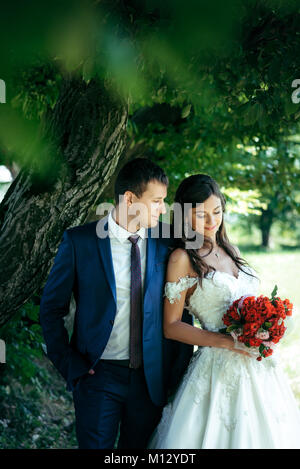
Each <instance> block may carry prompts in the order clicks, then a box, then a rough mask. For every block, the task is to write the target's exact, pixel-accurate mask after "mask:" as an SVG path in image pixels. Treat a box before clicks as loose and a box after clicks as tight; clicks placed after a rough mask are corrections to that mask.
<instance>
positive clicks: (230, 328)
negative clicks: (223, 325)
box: [227, 324, 240, 332]
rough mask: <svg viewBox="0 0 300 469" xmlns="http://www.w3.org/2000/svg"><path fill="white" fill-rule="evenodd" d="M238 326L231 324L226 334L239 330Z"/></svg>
mask: <svg viewBox="0 0 300 469" xmlns="http://www.w3.org/2000/svg"><path fill="white" fill-rule="evenodd" d="M239 328H240V325H239V324H231V326H229V327H227V332H231V331H234V330H235V329H239Z"/></svg>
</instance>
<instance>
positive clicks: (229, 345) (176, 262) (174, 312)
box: [164, 249, 250, 356]
mask: <svg viewBox="0 0 300 469" xmlns="http://www.w3.org/2000/svg"><path fill="white" fill-rule="evenodd" d="M190 272H191V265H190V260H189V257H188V255H187V253H186V252H185V251H184V250H183V249H176V250H175V251H174V252H173V253H172V254H171V256H170V258H169V262H168V268H167V275H166V281H167V282H177V281H178V279H179V278H182V277H185V276H187V275H188V276H194V275H195V274H191V273H190ZM188 290H189V289H188V288H187V289H185V290H183V291H181V292H180V298H179V297H178V301H176V302H174V303H171V302H170V301H169V299H168V298H167V297H166V298H165V300H164V335H165V337H166V338H167V339H172V340H177V341H179V342H184V343H185V344H190V345H198V346H200V347H218V348H226V349H229V350H234V351H235V352H237V353H241V354H242V355H248V356H250V355H249V354H248V353H247V352H244V351H243V350H237V349H235V348H234V340H233V338H232V337H231V336H228V335H225V334H221V333H219V332H210V331H205V330H202V329H199V328H198V327H195V326H191V325H189V324H186V323H185V322H183V321H182V320H181V319H182V313H183V309H184V303H185V298H186V294H187V292H188ZM207 306H208V308H209V305H207Z"/></svg>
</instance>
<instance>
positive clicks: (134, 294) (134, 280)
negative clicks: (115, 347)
mask: <svg viewBox="0 0 300 469" xmlns="http://www.w3.org/2000/svg"><path fill="white" fill-rule="evenodd" d="M128 239H129V241H130V242H131V243H132V246H131V283H130V348H129V355H130V364H129V367H130V368H139V367H140V366H142V361H143V358H142V356H143V298H142V273H141V256H140V249H139V247H138V244H137V242H138V239H139V236H138V235H134V236H129V238H128Z"/></svg>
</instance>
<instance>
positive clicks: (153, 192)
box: [131, 180, 167, 228]
mask: <svg viewBox="0 0 300 469" xmlns="http://www.w3.org/2000/svg"><path fill="white" fill-rule="evenodd" d="M166 197H167V186H166V185H165V184H162V183H161V182H159V181H156V180H153V181H150V182H148V184H147V187H146V190H145V191H144V192H143V194H142V195H141V197H137V196H136V195H134V194H133V196H132V202H133V204H134V205H133V207H132V209H131V212H132V214H134V210H137V211H136V212H135V213H136V215H137V216H138V217H139V221H140V225H141V226H143V227H145V228H152V227H154V226H156V225H157V223H158V220H159V217H160V215H161V214H162V213H166V207H165V203H164V199H165V198H166Z"/></svg>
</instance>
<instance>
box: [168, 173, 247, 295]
mask: <svg viewBox="0 0 300 469" xmlns="http://www.w3.org/2000/svg"><path fill="white" fill-rule="evenodd" d="M211 195H215V196H216V197H218V198H219V199H220V201H221V206H222V212H223V216H222V223H221V225H220V227H219V229H218V231H217V233H216V242H217V244H218V246H220V247H221V248H222V249H224V251H225V252H226V253H227V254H228V255H229V256H230V257H231V259H232V260H233V262H234V263H235V265H236V266H237V268H238V269H239V270H242V271H243V272H245V273H246V274H247V275H250V276H251V277H255V275H252V274H251V273H250V272H246V271H245V270H244V269H243V266H249V263H248V262H247V261H246V260H244V259H242V258H241V257H239V256H238V255H237V254H236V252H235V250H234V248H233V246H232V245H231V244H230V241H229V239H228V237H227V234H226V228H225V223H224V213H225V210H226V199H225V197H224V195H223V194H222V193H221V191H220V189H219V186H218V184H217V183H216V181H215V180H214V179H213V178H212V177H210V176H208V175H207V174H195V175H193V176H190V177H188V178H186V179H184V180H183V181H182V182H181V184H180V185H179V187H178V189H177V191H176V194H175V200H174V202H176V203H178V204H180V206H181V210H182V213H184V204H185V203H189V204H190V206H191V207H192V208H194V207H196V206H197V205H196V204H197V203H204V202H205V201H206V200H207V199H208V198H209V197H210V196H211ZM180 218H181V220H180V221H178V222H177V223H180V224H181V226H180V227H178V226H177V227H175V225H174V223H176V217H173V221H172V229H173V233H175V232H176V230H177V233H182V237H181V238H176V245H175V247H174V248H173V249H172V251H173V250H174V249H176V248H179V247H180V248H182V249H184V250H185V251H186V253H187V254H188V256H189V258H190V262H191V265H192V267H193V269H194V271H195V272H196V273H197V274H198V276H199V281H200V285H201V286H202V279H203V277H204V276H205V275H206V274H207V273H208V272H209V271H210V270H213V271H215V270H216V269H215V268H214V267H213V266H210V265H208V264H207V263H206V262H205V257H207V256H208V255H209V254H210V253H211V251H212V249H213V243H212V241H211V239H210V238H208V237H207V236H204V238H203V247H204V248H207V247H208V246H210V250H209V252H208V253H207V254H205V255H204V256H200V255H199V254H198V252H197V251H198V249H192V248H189V249H187V248H186V243H187V242H188V241H190V240H191V238H189V237H187V236H186V230H185V229H184V224H185V223H186V220H184V217H180ZM249 267H250V266H249Z"/></svg>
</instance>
